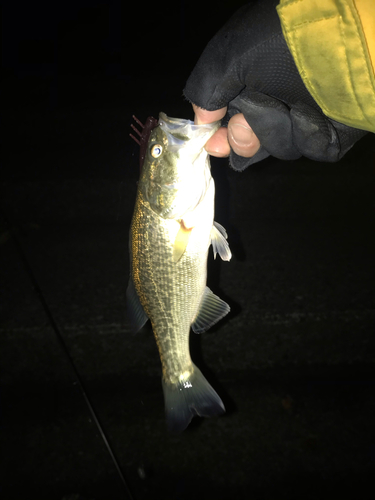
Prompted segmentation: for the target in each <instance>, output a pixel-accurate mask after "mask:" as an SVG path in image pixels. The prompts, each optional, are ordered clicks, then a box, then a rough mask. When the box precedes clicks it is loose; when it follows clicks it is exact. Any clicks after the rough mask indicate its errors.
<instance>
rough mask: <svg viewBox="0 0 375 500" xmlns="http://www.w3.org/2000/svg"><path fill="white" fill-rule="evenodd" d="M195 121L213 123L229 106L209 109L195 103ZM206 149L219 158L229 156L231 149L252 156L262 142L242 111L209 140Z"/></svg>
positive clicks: (219, 118) (245, 156) (221, 116)
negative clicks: (213, 109) (214, 109)
mask: <svg viewBox="0 0 375 500" xmlns="http://www.w3.org/2000/svg"><path fill="white" fill-rule="evenodd" d="M193 109H194V113H195V118H194V122H195V123H197V124H203V123H212V122H215V121H217V120H221V119H222V118H224V116H225V115H226V113H227V108H226V107H225V108H221V109H218V110H216V111H207V110H206V109H202V108H199V107H198V106H196V105H195V104H193ZM205 148H206V151H207V152H208V153H209V154H210V155H212V156H217V157H219V158H224V157H227V156H229V154H230V151H231V149H232V150H233V151H234V152H235V153H236V154H237V155H239V156H243V157H244V158H251V157H252V156H254V155H255V153H256V152H257V151H258V149H259V148H260V142H259V139H258V138H257V136H256V135H255V134H254V132H253V131H252V129H251V127H250V125H249V124H248V123H247V121H246V118H245V117H244V115H243V114H242V113H238V114H236V115H234V116H233V117H232V118H231V119H230V120H229V122H228V127H220V129H219V130H218V131H217V132H216V133H215V134H214V135H213V136H212V137H211V138H210V139H209V140H208V141H207V143H206V146H205Z"/></svg>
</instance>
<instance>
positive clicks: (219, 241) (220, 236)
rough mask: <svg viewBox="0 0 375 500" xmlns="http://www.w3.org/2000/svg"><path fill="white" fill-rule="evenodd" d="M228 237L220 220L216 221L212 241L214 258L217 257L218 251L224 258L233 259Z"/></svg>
mask: <svg viewBox="0 0 375 500" xmlns="http://www.w3.org/2000/svg"><path fill="white" fill-rule="evenodd" d="M227 238H228V235H227V232H226V231H225V229H224V228H223V226H222V225H221V224H219V223H218V222H214V225H213V226H212V229H211V243H212V249H213V251H214V259H216V254H217V253H218V254H219V255H220V257H221V258H222V259H223V260H230V259H231V257H232V252H231V251H230V248H229V245H228V242H227Z"/></svg>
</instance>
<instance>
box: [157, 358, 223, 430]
mask: <svg viewBox="0 0 375 500" xmlns="http://www.w3.org/2000/svg"><path fill="white" fill-rule="evenodd" d="M193 368H194V369H193V370H192V372H191V374H190V375H189V376H188V377H184V378H183V380H181V381H179V382H178V383H177V384H169V383H168V382H165V381H164V380H163V381H162V382H163V391H164V401H165V412H166V417H167V425H168V429H169V430H170V431H171V432H175V433H178V432H182V431H183V430H184V429H186V427H187V426H188V425H189V423H190V421H191V419H192V418H193V417H194V416H196V415H197V416H200V417H213V416H215V415H220V414H222V413H224V412H225V407H224V405H223V402H222V401H221V399H220V397H219V396H218V394H217V393H216V391H215V390H214V389H213V388H212V387H211V385H210V384H209V383H208V382H207V380H206V379H205V377H204V376H203V375H202V372H201V371H200V370H199V368H197V367H196V366H195V365H193Z"/></svg>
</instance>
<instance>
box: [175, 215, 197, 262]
mask: <svg viewBox="0 0 375 500" xmlns="http://www.w3.org/2000/svg"><path fill="white" fill-rule="evenodd" d="M192 229H193V228H190V229H186V227H185V225H184V223H183V222H181V223H180V229H179V230H178V233H177V236H176V239H175V240H174V245H173V262H178V261H179V260H180V259H181V257H182V256H183V254H184V253H185V250H186V247H187V244H188V242H189V238H190V234H191V231H192Z"/></svg>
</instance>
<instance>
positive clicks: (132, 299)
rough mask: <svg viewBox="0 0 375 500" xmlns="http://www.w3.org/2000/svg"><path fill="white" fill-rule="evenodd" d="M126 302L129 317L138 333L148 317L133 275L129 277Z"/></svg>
mask: <svg viewBox="0 0 375 500" xmlns="http://www.w3.org/2000/svg"><path fill="white" fill-rule="evenodd" d="M126 303H127V304H126V305H127V312H128V318H129V321H130V324H131V326H132V329H133V331H134V333H136V332H138V330H140V329H141V328H142V327H143V326H144V325H145V323H146V321H147V320H148V317H147V314H146V313H145V311H144V309H143V307H142V304H141V302H140V300H139V297H138V294H137V292H136V290H135V287H134V283H133V280H132V277H130V278H129V284H128V288H127V290H126Z"/></svg>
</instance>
